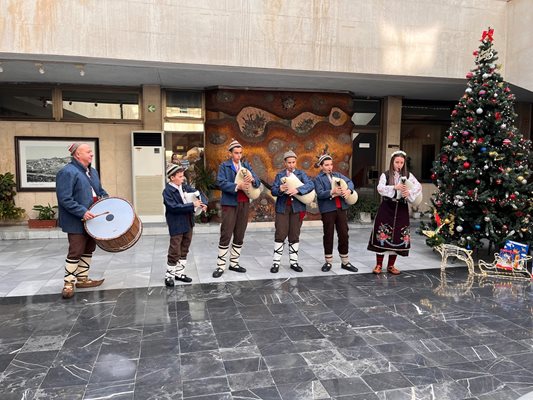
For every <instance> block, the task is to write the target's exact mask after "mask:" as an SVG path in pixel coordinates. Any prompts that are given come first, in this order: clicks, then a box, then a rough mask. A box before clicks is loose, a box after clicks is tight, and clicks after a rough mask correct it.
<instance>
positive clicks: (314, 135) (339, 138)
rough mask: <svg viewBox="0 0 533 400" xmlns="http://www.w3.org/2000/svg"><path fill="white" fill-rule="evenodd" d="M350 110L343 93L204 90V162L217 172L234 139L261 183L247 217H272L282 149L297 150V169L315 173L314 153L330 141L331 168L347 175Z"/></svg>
mask: <svg viewBox="0 0 533 400" xmlns="http://www.w3.org/2000/svg"><path fill="white" fill-rule="evenodd" d="M352 114H353V105H352V98H351V96H350V95H348V94H344V93H307V92H277V91H259V90H258V91H251V90H231V89H214V90H210V91H207V92H206V123H205V130H206V150H205V152H206V159H207V160H208V161H207V162H208V167H209V168H212V169H214V170H215V171H218V166H219V164H220V162H222V161H223V160H225V159H227V158H228V152H227V147H228V144H229V143H230V142H231V140H232V139H237V140H238V141H239V142H240V143H241V144H242V145H243V146H244V154H245V157H246V159H247V160H248V161H249V162H250V163H251V164H252V167H253V168H254V170H255V171H256V173H257V174H258V175H259V176H260V178H261V180H262V181H263V183H264V186H265V188H264V190H263V193H262V194H261V197H260V198H259V199H257V200H255V201H254V202H252V204H251V205H252V207H251V210H252V211H251V213H250V214H251V217H250V218H251V220H252V221H272V220H273V219H274V202H275V199H274V198H273V197H272V196H271V194H270V190H269V188H270V185H271V184H272V183H273V181H274V177H275V175H276V173H278V172H279V171H280V170H281V169H282V168H283V153H284V152H285V151H287V150H289V149H290V150H293V151H294V152H296V154H297V155H298V168H300V169H303V170H305V172H306V173H307V174H308V175H309V177H311V178H314V177H315V176H316V175H317V174H318V172H319V170H318V169H316V168H314V163H315V162H316V159H317V155H318V154H319V153H320V151H321V150H322V149H323V148H324V146H325V145H328V146H329V149H330V151H331V152H332V153H333V154H334V155H335V160H334V162H335V170H337V171H339V172H341V173H343V174H344V175H347V176H350V173H349V172H350V171H349V168H350V159H351V155H352V143H351V132H352V128H353V123H352V121H351V116H352ZM311 211H312V210H311ZM314 211H316V210H314ZM309 217H310V218H311V219H316V218H317V216H315V217H313V216H311V215H310V216H309Z"/></svg>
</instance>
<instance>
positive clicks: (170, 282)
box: [165, 277, 174, 287]
mask: <svg viewBox="0 0 533 400" xmlns="http://www.w3.org/2000/svg"><path fill="white" fill-rule="evenodd" d="M165 286H168V287H174V279H172V278H171V277H169V278H165Z"/></svg>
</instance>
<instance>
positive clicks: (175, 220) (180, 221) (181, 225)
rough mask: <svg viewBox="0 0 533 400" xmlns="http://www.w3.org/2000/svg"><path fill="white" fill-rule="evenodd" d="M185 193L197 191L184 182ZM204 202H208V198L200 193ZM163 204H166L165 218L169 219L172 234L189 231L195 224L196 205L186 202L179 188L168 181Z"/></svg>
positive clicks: (169, 228)
mask: <svg viewBox="0 0 533 400" xmlns="http://www.w3.org/2000/svg"><path fill="white" fill-rule="evenodd" d="M182 189H183V191H184V192H185V193H193V192H196V189H195V188H193V187H192V186H189V185H185V184H183V186H182ZM200 198H201V200H202V203H204V204H207V199H206V197H205V196H204V195H203V194H200ZM163 204H165V219H166V220H167V225H168V233H169V234H170V236H174V235H181V234H183V233H187V232H189V231H190V230H191V229H192V227H193V226H194V206H193V204H192V203H184V202H183V199H182V198H181V195H180V192H179V190H178V189H177V188H175V187H174V186H172V185H171V184H170V183H167V184H166V186H165V190H163Z"/></svg>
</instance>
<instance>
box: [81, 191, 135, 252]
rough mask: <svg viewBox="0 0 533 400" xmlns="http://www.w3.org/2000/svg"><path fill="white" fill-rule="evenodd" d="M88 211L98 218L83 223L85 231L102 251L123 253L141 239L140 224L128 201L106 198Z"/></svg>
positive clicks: (118, 198)
mask: <svg viewBox="0 0 533 400" xmlns="http://www.w3.org/2000/svg"><path fill="white" fill-rule="evenodd" d="M89 211H90V212H92V213H93V214H95V215H96V216H98V218H96V217H95V218H93V219H90V220H87V221H85V222H84V226H85V230H86V231H87V233H88V234H89V236H91V237H93V238H94V240H95V241H96V244H97V245H98V247H100V248H101V249H102V250H105V251H109V252H111V253H117V252H119V251H124V250H127V249H129V248H130V247H132V246H133V245H134V244H135V243H137V241H138V240H139V239H140V238H141V234H142V223H141V220H140V219H139V217H138V216H137V214H135V211H134V210H133V206H132V205H131V204H130V202H129V201H127V200H124V199H122V198H120V197H106V198H104V199H100V200H98V201H97V202H96V203H94V204H93V205H92V206H91V207H90V208H89ZM104 215H105V217H104Z"/></svg>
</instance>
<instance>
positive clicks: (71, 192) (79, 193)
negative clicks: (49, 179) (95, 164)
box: [56, 158, 108, 233]
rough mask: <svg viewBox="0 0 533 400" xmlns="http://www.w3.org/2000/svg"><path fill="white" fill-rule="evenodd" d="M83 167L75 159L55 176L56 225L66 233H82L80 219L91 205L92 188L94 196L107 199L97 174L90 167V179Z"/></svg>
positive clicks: (82, 228)
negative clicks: (92, 188)
mask: <svg viewBox="0 0 533 400" xmlns="http://www.w3.org/2000/svg"><path fill="white" fill-rule="evenodd" d="M85 172H86V169H85V167H84V166H83V165H82V164H81V163H80V162H79V161H78V160H76V159H75V158H72V160H71V161H70V163H68V164H67V165H65V166H64V167H63V168H61V169H60V170H59V172H58V173H57V175H56V194H57V205H58V224H59V226H60V227H61V229H62V230H63V232H67V233H84V232H85V229H84V227H83V222H82V221H81V219H82V218H83V215H84V214H85V213H86V212H87V210H88V209H89V207H91V205H92V204H93V192H92V190H91V183H90V182H92V184H93V185H92V186H93V187H94V188H95V189H94V191H95V193H96V195H97V196H98V197H99V198H100V197H107V196H108V194H107V192H106V191H105V190H104V188H102V184H101V183H100V177H99V176H98V172H96V170H95V169H94V168H92V167H90V175H91V178H89V177H88V176H87V174H86V173H85Z"/></svg>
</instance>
